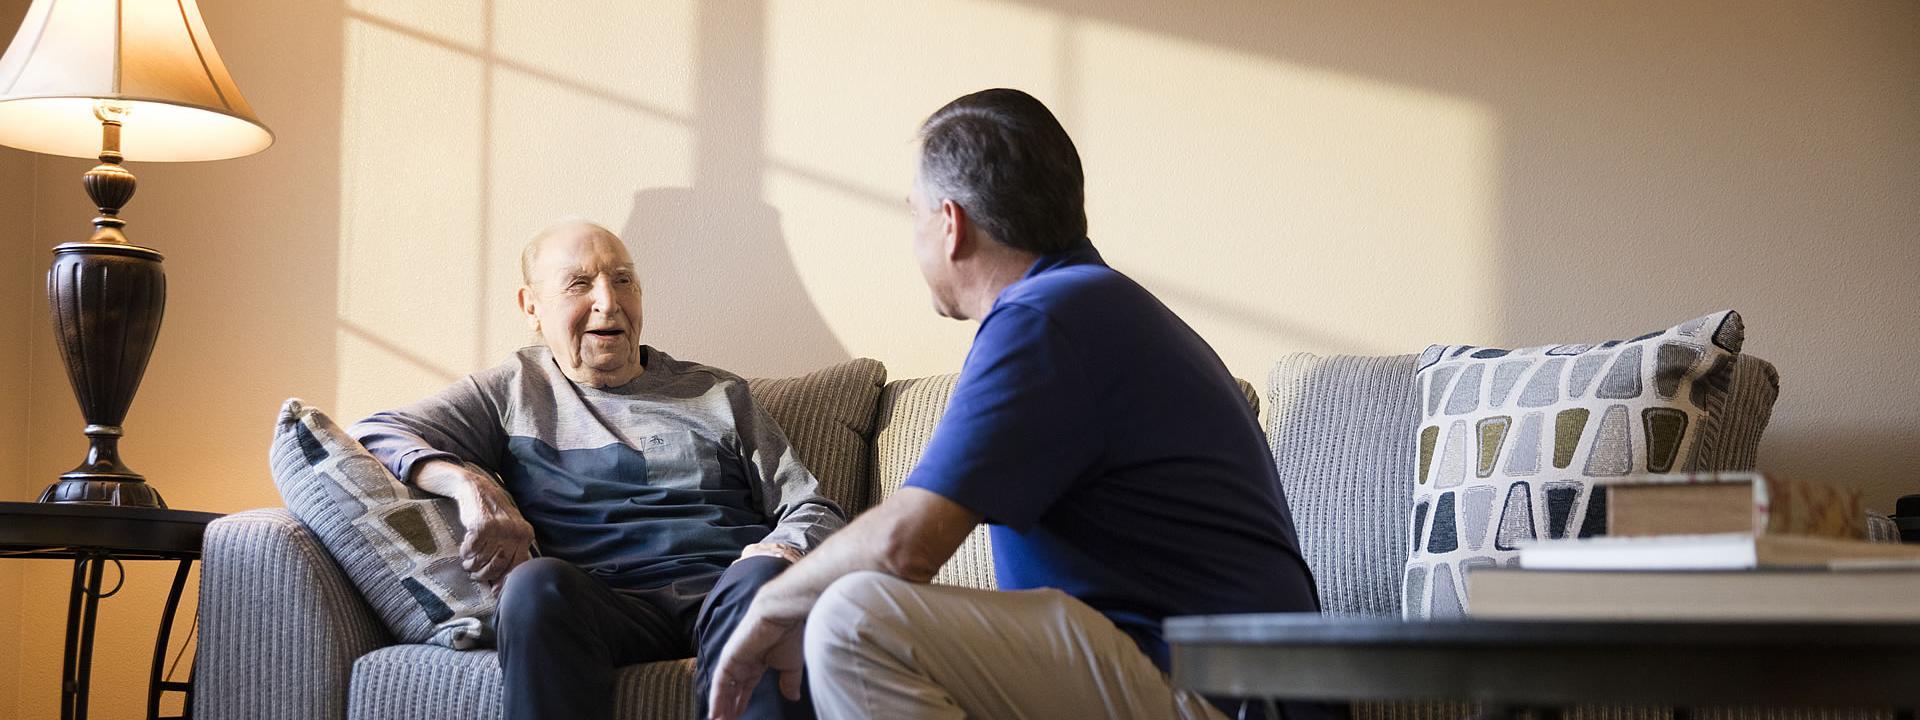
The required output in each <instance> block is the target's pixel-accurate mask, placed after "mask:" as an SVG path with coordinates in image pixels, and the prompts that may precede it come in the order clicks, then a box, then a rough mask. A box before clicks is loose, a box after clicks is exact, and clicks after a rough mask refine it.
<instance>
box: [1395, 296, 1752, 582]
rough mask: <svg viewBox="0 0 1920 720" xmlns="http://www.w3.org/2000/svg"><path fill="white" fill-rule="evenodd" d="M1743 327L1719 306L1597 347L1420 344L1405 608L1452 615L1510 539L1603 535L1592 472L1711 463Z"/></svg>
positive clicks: (1510, 551) (1510, 555) (1505, 557)
mask: <svg viewBox="0 0 1920 720" xmlns="http://www.w3.org/2000/svg"><path fill="white" fill-rule="evenodd" d="M1744 336H1745V330H1744V328H1743V327H1742V325H1741V322H1740V315H1739V314H1738V313H1735V312H1733V311H1731V310H1727V311H1722V312H1718V313H1714V314H1712V315H1708V316H1705V317H1701V318H1696V319H1694V320H1690V321H1687V322H1685V323H1682V324H1680V325H1678V326H1675V327H1673V328H1670V329H1668V330H1664V331H1659V332H1652V333H1648V334H1646V335H1642V336H1640V337H1637V338H1634V339H1632V340H1626V341H1619V340H1614V341H1609V342H1604V343H1599V344H1597V345H1585V344H1583V345H1549V346H1542V347H1530V348H1521V349H1518V350H1501V349H1496V348H1480V347H1472V346H1463V345H1453V346H1439V345H1436V346H1433V347H1430V348H1427V351H1426V352H1425V353H1422V354H1421V356H1420V360H1419V362H1418V364H1417V367H1418V368H1419V370H1418V372H1417V374H1416V383H1417V384H1416V388H1417V389H1418V391H1419V398H1418V399H1419V402H1420V405H1421V407H1420V411H1421V422H1420V429H1419V430H1418V435H1417V438H1416V441H1417V443H1418V453H1417V455H1416V457H1415V460H1414V462H1415V468H1414V486H1413V498H1414V503H1413V517H1412V522H1411V523H1410V526H1411V527H1412V529H1413V533H1412V543H1413V545H1412V549H1411V553H1410V554H1409V557H1408V560H1407V570H1406V577H1405V585H1404V586H1403V587H1404V600H1405V602H1404V604H1403V607H1404V608H1406V610H1405V615H1406V616H1407V617H1409V618H1422V617H1431V618H1447V617H1457V616H1459V615H1461V614H1462V613H1463V612H1464V611H1465V607H1466V590H1467V588H1466V575H1467V573H1469V572H1471V571H1472V570H1473V569H1475V568H1480V567H1492V566H1494V565H1497V564H1502V563H1504V564H1507V565H1513V564H1516V563H1517V562H1518V560H1517V559H1516V557H1515V556H1516V555H1517V553H1516V552H1515V550H1516V549H1517V548H1516V546H1517V544H1518V543H1520V542H1523V541H1527V540H1534V539H1550V538H1551V539H1557V538H1569V537H1588V536H1592V535H1598V534H1604V533H1605V525H1606V495H1605V492H1604V491H1602V492H1599V493H1595V492H1593V491H1592V481H1593V480H1594V479H1596V478H1608V477H1620V476H1623V475H1629V474H1640V473H1666V472H1686V471H1689V470H1694V469H1720V468H1718V467H1717V461H1718V457H1717V453H1718V452H1719V449H1720V448H1719V447H1718V442H1717V441H1718V440H1719V436H1720V434H1721V432H1720V428H1721V427H1722V426H1723V425H1725V423H1726V418H1724V417H1723V415H1724V414H1725V413H1724V406H1725V404H1726V399H1727V394H1728V392H1727V391H1728V384H1729V381H1730V379H1731V378H1732V376H1733V367H1734V363H1735V362H1736V361H1738V360H1739V357H1740V346H1741V343H1742V341H1743V340H1744Z"/></svg>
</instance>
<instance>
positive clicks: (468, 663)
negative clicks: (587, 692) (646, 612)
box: [347, 645, 693, 720]
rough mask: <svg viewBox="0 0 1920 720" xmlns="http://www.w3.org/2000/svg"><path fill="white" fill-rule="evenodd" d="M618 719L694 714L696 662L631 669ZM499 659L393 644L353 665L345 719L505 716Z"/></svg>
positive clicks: (619, 683)
mask: <svg viewBox="0 0 1920 720" xmlns="http://www.w3.org/2000/svg"><path fill="white" fill-rule="evenodd" d="M613 686H614V717H618V718H686V717H693V661H692V660H669V661H666V662H653V663H641V664H638V665H628V666H626V667H623V668H621V669H620V671H619V672H618V673H617V674H616V675H615V676H614V681H613ZM501 691H502V686H501V682H500V661H499V659H498V657H497V655H496V654H495V653H494V652H493V651H492V650H476V651H468V652H456V651H453V650H449V649H447V648H443V647H436V646H432V645H394V646H392V647H386V648H381V649H379V650H375V651H373V652H370V653H367V654H366V655H363V656H361V657H360V659H359V660H356V661H354V663H353V683H352V687H351V689H350V690H349V691H348V696H347V717H349V718H353V719H354V720H440V719H441V718H462V719H463V720H464V719H468V718H471V719H472V720H492V719H494V718H499V717H500V716H501V712H502V710H501V704H500V703H501Z"/></svg>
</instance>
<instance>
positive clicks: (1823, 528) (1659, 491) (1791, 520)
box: [1601, 472, 1867, 538]
mask: <svg viewBox="0 0 1920 720" xmlns="http://www.w3.org/2000/svg"><path fill="white" fill-rule="evenodd" d="M1601 486H1602V487H1605V488H1606V495H1607V499H1606V503H1607V506H1606V507H1607V533H1606V534H1607V535H1611V536H1615V537H1629V536H1648V535H1697V534H1712V533H1753V534H1755V535H1783V534H1784V535H1818V536H1824V537H1837V538H1863V537H1866V532H1867V526H1866V512H1865V511H1864V509H1863V507H1862V506H1861V503H1860V491H1859V490H1858V489H1855V488H1843V487H1835V486H1830V485H1821V484H1815V483H1807V482H1800V481H1795V480H1790V479H1788V478H1784V477H1779V476H1774V475H1764V474H1761V473H1754V472H1732V473H1701V474H1694V475H1639V476H1632V477H1625V478H1617V479H1612V480H1604V481H1601Z"/></svg>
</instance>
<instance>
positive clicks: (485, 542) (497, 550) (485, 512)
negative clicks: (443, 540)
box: [414, 460, 533, 593]
mask: <svg viewBox="0 0 1920 720" xmlns="http://www.w3.org/2000/svg"><path fill="white" fill-rule="evenodd" d="M414 484H416V485H419V486H420V487H421V488H422V489H425V490H426V491H427V492H430V493H434V494H436V495H444V496H446V497H450V498H453V501H454V504H455V505H457V506H459V508H460V524H461V525H464V526H466V528H467V536H466V538H465V539H463V540H462V541H461V543H460V560H461V563H460V564H461V567H464V568H466V569H467V574H468V575H469V576H471V577H472V578H473V579H474V580H478V581H480V582H482V583H486V584H487V585H488V586H489V587H492V588H493V590H494V592H496V593H497V592H499V591H500V583H501V582H502V581H504V580H506V578H507V571H509V570H512V569H513V568H514V566H516V565H519V564H520V563H523V562H526V561H527V559H528V558H529V557H531V553H530V552H529V548H530V547H531V546H532V545H533V526H532V525H528V524H527V521H526V519H525V518H522V517H520V511H519V510H517V509H515V508H514V507H513V499H512V498H511V497H510V496H508V495H507V491H506V489H505V488H502V487H500V485H499V484H497V483H495V482H494V481H493V479H492V478H489V477H486V476H483V475H481V474H479V473H476V472H474V471H472V470H469V469H467V468H466V466H464V465H460V464H458V463H454V462H449V461H446V460H429V461H427V462H425V463H423V464H421V465H420V467H419V468H418V469H416V470H414Z"/></svg>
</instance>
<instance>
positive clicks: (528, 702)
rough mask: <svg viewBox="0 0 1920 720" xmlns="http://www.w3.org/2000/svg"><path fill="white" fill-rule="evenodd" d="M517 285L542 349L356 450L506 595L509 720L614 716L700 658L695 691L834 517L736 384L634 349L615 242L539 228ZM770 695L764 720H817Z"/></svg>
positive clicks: (634, 326) (630, 280)
mask: <svg viewBox="0 0 1920 720" xmlns="http://www.w3.org/2000/svg"><path fill="white" fill-rule="evenodd" d="M521 272H522V275H523V280H524V281H525V285H524V286H523V287H521V288H520V291H519V303H520V310H521V311H522V313H523V314H524V315H525V316H526V321H527V324H528V326H529V327H531V328H532V329H533V331H534V333H535V334H537V335H539V336H540V339H541V340H542V342H543V344H542V345H538V346H531V347H527V348H523V349H521V350H520V351H519V352H517V353H515V354H514V356H513V357H512V358H511V359H509V360H507V361H506V362H505V363H502V364H501V365H499V366H497V367H494V368H492V369H490V370H486V371H483V372H479V373H475V374H473V375H470V376H468V377H466V378H464V379H461V380H460V381H458V382H455V383H454V384H453V385H452V386H450V387H448V388H447V389H445V390H442V391H441V392H440V393H439V394H438V395H435V396H433V397H430V398H428V399H426V400H424V401H421V402H419V403H416V404H414V405H411V406H408V407H405V408H401V409H398V410H393V411H389V412H382V413H379V414H376V415H374V416H372V417H370V418H367V419H366V420H364V421H361V422H360V423H359V424H358V425H355V426H354V428H353V433H354V435H355V436H356V437H358V438H359V439H360V441H361V443H363V444H365V445H366V446H367V449H368V450H370V451H372V452H373V454H374V455H375V456H376V457H378V458H380V460H381V461H382V462H384V463H386V464H387V466H388V467H389V468H391V469H392V470H393V472H394V473H395V474H396V475H398V476H399V477H401V478H404V479H406V480H407V481H408V482H411V483H413V484H414V485H416V486H418V487H420V488H422V489H424V490H426V491H428V492H431V493H435V494H439V495H444V496H446V497H450V498H453V499H454V500H455V502H457V503H458V505H459V508H460V519H461V521H462V523H464V524H465V525H466V528H467V535H466V538H465V541H464V543H463V544H462V546H461V556H462V557H463V558H464V559H465V561H466V567H467V569H468V570H469V571H470V572H471V573H472V574H473V575H474V577H475V578H477V579H479V580H481V581H484V582H487V583H491V584H493V585H494V586H495V587H496V588H497V589H498V591H499V592H500V593H501V595H500V609H499V613H498V616H497V618H496V620H495V625H496V629H497V631H498V638H499V646H500V655H499V658H500V667H501V671H502V674H503V675H504V676H505V684H506V697H505V704H506V716H507V717H508V718H526V719H531V718H608V717H612V716H613V701H614V684H613V680H614V670H615V668H617V667H619V666H621V665H625V664H629V663H638V662H647V661H652V660H666V659H672V658H682V657H687V656H688V655H696V656H697V657H698V662H697V667H698V675H697V678H698V682H697V683H696V687H699V688H705V687H706V686H707V678H708V677H709V676H710V673H711V670H712V661H713V660H714V659H715V658H716V656H717V655H718V651H719V649H720V647H721V644H722V643H724V642H725V641H726V638H727V637H728V635H729V634H730V632H731V631H732V629H733V627H734V626H735V625H736V624H737V623H738V621H739V620H740V618H741V617H742V616H743V615H744V613H745V610H746V608H747V606H748V603H749V602H750V601H751V599H752V597H753V595H754V593H755V592H756V591H757V590H758V589H759V588H760V586H761V585H762V584H764V583H765V582H767V581H768V580H769V579H771V578H772V577H774V576H775V575H777V574H779V573H780V572H781V571H782V570H784V569H785V568H786V567H787V566H788V565H789V564H791V563H793V562H795V561H797V560H799V559H800V556H801V555H802V554H804V553H805V552H806V551H808V550H810V549H812V548H813V547H814V546H816V545H818V544H819V543H820V542H821V541H822V540H824V539H825V538H826V536H827V535H828V534H829V533H831V532H833V531H834V530H835V529H837V528H839V527H840V526H842V525H844V524H845V523H846V518H845V516H844V514H843V513H842V512H841V510H840V508H839V507H837V506H835V505H834V504H833V503H832V502H830V501H828V500H827V499H825V498H823V497H821V496H820V494H819V483H818V482H817V481H816V480H815V479H814V477H813V475H812V474H811V473H809V472H807V470H806V468H804V467H801V465H800V463H799V462H798V461H797V460H796V459H795V458H794V455H793V452H792V450H791V449H790V448H789V447H788V446H787V441H786V438H785V437H784V436H782V435H781V432H780V428H779V427H778V426H776V425H775V424H774V422H773V420H772V419H771V418H769V417H768V416H767V415H766V413H764V412H762V411H761V409H760V408H759V407H758V406H756V405H755V404H754V402H753V398H752V397H751V396H750V395H748V394H747V384H746V383H745V382H744V381H742V380H741V379H740V378H738V377H736V376H734V375H733V374H731V373H728V372H725V371H723V370H718V369H715V368H711V367H707V366H704V365H699V364H696V363H691V362H685V361H681V360H676V359H674V358H672V357H670V356H668V355H667V354H666V353H664V352H661V351H659V350H656V349H654V348H651V347H648V346H646V345H642V344H640V342H639V338H640V327H641V313H640V282H639V280H638V279H637V278H636V276H635V273H634V267H633V261H632V260H631V259H629V257H628V255H627V250H626V247H625V245H623V244H622V243H621V242H620V239H619V238H618V237H615V236H614V234H613V233H611V232H609V231H607V230H606V229H605V228H602V227H599V226H597V225H592V224H588V223H579V222H569V223H562V224H560V225H557V226H554V227H552V228H549V229H548V230H546V231H544V232H542V233H540V235H538V236H537V237H535V238H534V239H533V241H532V242H531V243H529V244H528V245H527V248H526V251H525V252H524V253H522V255H521ZM465 463H473V464H475V465H478V466H480V467H483V468H488V469H491V470H494V471H496V472H497V473H498V474H499V476H500V478H501V483H495V482H494V481H493V480H492V479H490V478H488V477H486V476H484V475H481V474H477V473H475V472H474V471H472V470H469V469H468V468H467V466H466V465H465ZM530 542H531V543H534V544H537V547H538V550H539V551H540V554H541V557H538V558H532V559H529V551H528V550H529V544H530ZM763 685H764V687H763V688H762V689H761V691H760V692H759V693H758V695H757V698H758V700H759V701H760V703H759V704H762V705H763V708H762V710H763V711H764V712H763V713H762V714H763V715H764V716H767V717H775V716H786V717H795V716H798V717H808V716H811V709H810V708H809V707H808V706H807V704H806V703H804V702H799V701H785V700H783V699H782V698H781V697H780V693H779V691H778V688H777V687H776V685H775V684H774V682H773V680H772V679H771V678H769V679H768V680H767V682H765V683H763ZM696 694H697V695H699V698H698V701H697V703H696V704H698V705H702V706H704V705H705V700H706V696H705V694H704V693H696Z"/></svg>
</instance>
